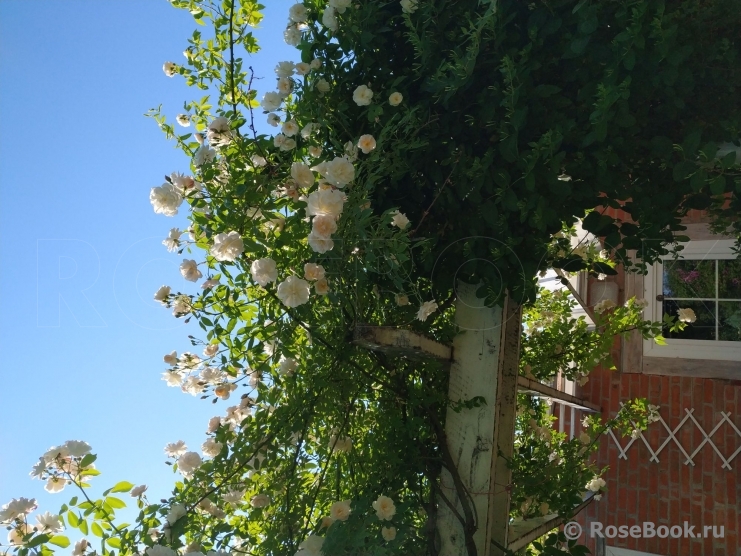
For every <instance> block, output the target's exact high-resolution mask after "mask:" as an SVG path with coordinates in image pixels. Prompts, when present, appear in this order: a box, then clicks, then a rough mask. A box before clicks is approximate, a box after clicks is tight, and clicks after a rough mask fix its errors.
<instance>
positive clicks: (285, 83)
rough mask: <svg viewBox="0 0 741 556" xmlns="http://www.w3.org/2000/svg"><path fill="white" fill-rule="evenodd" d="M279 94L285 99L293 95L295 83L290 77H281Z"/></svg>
mask: <svg viewBox="0 0 741 556" xmlns="http://www.w3.org/2000/svg"><path fill="white" fill-rule="evenodd" d="M277 88H278V93H280V95H281V96H282V97H283V98H285V97H287V96H288V95H290V94H291V91H293V81H291V79H290V77H281V78H280V79H278V87H277Z"/></svg>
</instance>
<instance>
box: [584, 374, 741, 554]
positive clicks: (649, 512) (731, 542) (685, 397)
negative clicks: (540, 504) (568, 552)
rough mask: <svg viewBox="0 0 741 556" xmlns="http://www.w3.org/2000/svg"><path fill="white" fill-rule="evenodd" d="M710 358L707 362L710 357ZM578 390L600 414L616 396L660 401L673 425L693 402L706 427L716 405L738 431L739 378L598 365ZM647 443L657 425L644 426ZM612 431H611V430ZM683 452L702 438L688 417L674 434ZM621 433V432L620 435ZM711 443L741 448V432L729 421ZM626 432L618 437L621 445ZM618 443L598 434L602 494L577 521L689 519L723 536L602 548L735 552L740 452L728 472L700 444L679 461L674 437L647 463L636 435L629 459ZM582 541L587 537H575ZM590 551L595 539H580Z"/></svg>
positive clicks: (716, 415)
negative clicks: (655, 373)
mask: <svg viewBox="0 0 741 556" xmlns="http://www.w3.org/2000/svg"><path fill="white" fill-rule="evenodd" d="M709 364H712V363H711V362H709ZM591 377H592V378H591V379H590V381H589V382H588V383H587V384H586V385H585V386H584V388H583V395H584V397H585V398H586V399H588V400H590V401H593V402H595V403H597V404H599V405H601V406H602V412H603V416H604V417H612V416H614V415H615V414H616V413H617V411H618V410H619V408H620V405H619V404H620V402H621V401H622V402H625V401H627V400H630V399H633V398H637V397H643V398H647V399H648V400H649V402H650V403H653V404H656V405H659V406H661V409H660V413H661V416H662V417H663V419H664V420H665V421H666V423H667V425H668V426H669V428H670V429H671V430H673V429H674V428H675V427H676V426H677V425H678V424H679V422H680V421H681V419H682V418H683V417H684V415H685V411H684V409H685V408H687V409H692V408H694V410H695V411H694V416H695V419H697V421H698V423H699V424H700V425H701V426H702V428H703V429H704V430H705V432H706V433H710V431H711V430H712V429H713V428H714V427H715V425H716V424H717V423H718V422H720V420H721V415H720V412H721V411H725V412H730V413H731V416H730V418H731V420H732V421H733V422H734V424H735V425H736V427H737V428H739V430H741V382H739V381H734V382H731V381H722V380H713V379H700V378H684V377H683V378H679V377H663V376H649V375H641V374H627V373H626V374H623V373H619V372H615V371H612V372H611V371H609V370H602V369H598V370H596V371H594V373H592V375H591ZM645 434H646V439H647V440H648V443H649V445H650V446H651V447H652V448H653V449H654V451H656V450H657V449H658V447H659V446H660V445H661V444H662V443H663V441H664V440H665V439H666V438H667V437H668V433H667V432H666V430H665V429H664V427H663V426H662V424H661V423H659V422H657V423H653V424H651V425H649V428H648V430H647V431H646V433H645ZM616 436H617V435H616ZM676 437H677V439H678V440H679V442H680V444H681V445H682V446H683V447H684V448H685V451H687V453H688V454H692V452H693V451H694V449H695V448H696V447H697V446H698V445H699V444H700V443H701V442H702V440H703V439H704V437H703V435H702V433H701V432H700V430H699V429H698V428H697V427H696V426H695V425H694V423H692V421H691V420H687V422H685V424H684V426H683V427H682V428H681V429H680V430H679V431H678V432H677V433H676ZM618 438H619V437H618ZM712 439H713V441H714V443H715V445H716V446H717V447H718V449H719V450H720V452H721V453H722V454H723V455H724V456H725V457H726V459H728V458H729V457H730V456H731V454H733V452H734V451H735V450H736V449H737V448H739V447H741V438H740V437H739V436H738V435H737V434H736V433H735V431H734V430H733V429H732V428H731V426H730V425H728V423H724V424H723V425H722V427H721V428H720V429H718V431H717V432H716V433H715V435H713V436H712ZM629 440H630V437H627V438H619V441H620V443H621V445H623V446H625V445H626V444H627V443H628V441H629ZM618 455H619V452H618V449H617V446H616V445H615V442H614V441H613V439H612V438H610V437H609V436H607V437H604V438H602V440H601V443H600V448H599V452H598V455H597V458H596V463H597V465H598V467H600V468H601V467H604V466H609V470H608V471H607V472H606V474H605V475H604V479H605V480H606V481H607V492H606V493H605V494H604V495H603V497H602V499H601V500H600V501H598V502H593V503H592V504H591V505H590V506H589V507H588V508H587V509H586V510H584V511H583V512H582V514H581V515H580V516H579V518H578V521H580V523H581V525H582V527H583V528H584V530H585V531H588V528H589V523H591V522H593V521H598V522H600V523H602V524H603V525H604V526H605V527H606V526H607V525H615V526H620V525H628V526H631V525H642V523H643V522H647V521H651V522H653V523H654V524H655V525H656V527H658V526H659V525H667V526H672V525H680V526H681V525H682V524H683V522H684V521H687V522H688V523H689V524H690V525H694V526H695V532H696V533H698V532H699V533H701V532H702V527H703V526H705V525H715V526H720V525H723V526H724V535H725V538H723V539H713V538H712V533H711V535H710V536H711V538H705V539H672V538H667V539H660V538H656V537H654V538H650V539H633V538H627V539H619V538H614V539H608V540H606V542H607V545H608V546H617V547H621V548H628V549H632V550H641V551H645V552H649V553H652V554H660V555H662V556H663V555H666V556H710V555H713V556H731V555H734V556H736V555H741V537H740V536H739V531H741V507H740V505H741V453H739V454H738V455H737V456H736V458H735V459H734V460H733V461H732V462H731V467H732V470H730V471H729V470H727V469H723V468H722V461H721V459H720V458H719V457H718V456H717V455H716V453H715V452H714V451H713V449H712V447H711V446H710V444H709V443H706V444H705V445H704V446H703V448H702V449H701V451H700V452H698V454H697V455H696V456H695V458H694V462H695V465H694V466H691V465H685V464H684V461H685V457H684V456H683V454H682V453H681V451H680V450H679V448H678V447H677V446H676V444H675V443H674V442H673V441H670V442H669V443H668V444H667V446H666V447H665V448H664V449H663V450H662V451H661V452H660V454H659V455H658V458H659V462H658V463H655V462H651V461H649V458H650V453H649V451H648V449H647V448H646V446H645V445H644V443H643V441H642V440H641V439H638V440H636V441H635V442H634V443H633V445H632V446H631V447H630V449H629V450H628V451H627V457H628V459H627V460H625V459H618ZM580 540H581V541H582V542H584V540H585V536H582V537H581V539H580ZM586 541H587V545H588V546H589V548H590V550H592V553H593V554H594V553H595V551H596V545H595V541H594V540H592V539H586Z"/></svg>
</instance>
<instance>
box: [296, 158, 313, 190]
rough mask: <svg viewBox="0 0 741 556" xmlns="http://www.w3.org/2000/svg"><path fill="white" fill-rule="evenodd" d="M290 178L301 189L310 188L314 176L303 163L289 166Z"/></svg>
mask: <svg viewBox="0 0 741 556" xmlns="http://www.w3.org/2000/svg"><path fill="white" fill-rule="evenodd" d="M291 177H292V178H293V179H294V180H295V181H296V183H297V184H299V185H300V186H301V187H310V186H311V185H312V184H313V183H314V174H313V173H312V171H311V170H310V169H309V167H308V166H307V165H306V164H304V163H303V162H294V163H293V164H291Z"/></svg>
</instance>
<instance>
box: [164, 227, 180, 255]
mask: <svg viewBox="0 0 741 556" xmlns="http://www.w3.org/2000/svg"><path fill="white" fill-rule="evenodd" d="M182 234H183V232H181V231H180V230H179V229H177V228H172V229H171V230H170V233H169V234H167V238H165V239H164V240H163V241H162V245H164V246H165V247H167V250H168V251H169V252H170V253H172V252H174V251H177V250H178V247H180V236H181V235H182Z"/></svg>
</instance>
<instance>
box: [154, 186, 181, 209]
mask: <svg viewBox="0 0 741 556" xmlns="http://www.w3.org/2000/svg"><path fill="white" fill-rule="evenodd" d="M149 202H150V203H152V207H154V212H155V213H157V214H164V215H165V216H175V215H176V214H177V213H178V207H180V205H181V204H182V203H183V197H182V196H181V195H180V194H179V193H178V191H177V189H176V187H175V186H174V185H172V184H171V183H163V184H162V185H161V186H159V187H153V188H152V189H151V190H150V192H149Z"/></svg>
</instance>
